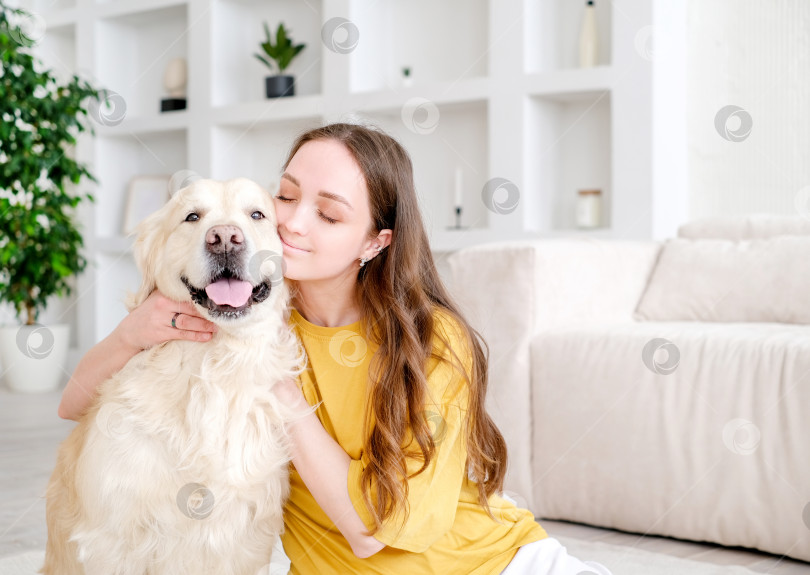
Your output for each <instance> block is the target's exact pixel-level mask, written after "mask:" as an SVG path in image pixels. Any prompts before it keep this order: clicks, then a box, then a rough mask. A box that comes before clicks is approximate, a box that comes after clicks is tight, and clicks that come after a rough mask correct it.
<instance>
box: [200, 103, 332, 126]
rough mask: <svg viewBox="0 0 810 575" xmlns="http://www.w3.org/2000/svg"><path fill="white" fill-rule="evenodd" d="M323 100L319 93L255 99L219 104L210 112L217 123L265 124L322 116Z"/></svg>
mask: <svg viewBox="0 0 810 575" xmlns="http://www.w3.org/2000/svg"><path fill="white" fill-rule="evenodd" d="M323 109H324V101H323V97H322V96H320V95H312V96H296V97H294V98H276V99H265V100H256V101H253V102H247V103H245V104H238V105H230V106H220V107H218V108H214V109H213V110H212V112H211V119H212V121H213V122H214V123H215V124H219V125H236V126H238V125H242V126H251V125H254V124H266V123H269V122H279V121H296V120H310V119H316V118H320V117H322V116H323Z"/></svg>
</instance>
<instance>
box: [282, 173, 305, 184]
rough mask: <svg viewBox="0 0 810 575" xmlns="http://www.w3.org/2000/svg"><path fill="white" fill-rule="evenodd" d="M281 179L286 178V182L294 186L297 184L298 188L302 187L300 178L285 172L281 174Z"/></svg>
mask: <svg viewBox="0 0 810 575" xmlns="http://www.w3.org/2000/svg"><path fill="white" fill-rule="evenodd" d="M281 177H282V178H284V179H285V180H290V181H291V182H292V183H293V184H295V185H296V186H298V187H300V186H301V182H299V181H298V178H296V177H295V176H292V175H290V174H288V173H287V172H284V173H283V174H281Z"/></svg>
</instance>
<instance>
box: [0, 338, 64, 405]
mask: <svg viewBox="0 0 810 575" xmlns="http://www.w3.org/2000/svg"><path fill="white" fill-rule="evenodd" d="M69 339H70V326H69V325H68V324H64V323H62V324H56V325H48V326H44V325H40V324H35V325H22V326H5V327H0V373H3V374H4V375H3V379H4V380H5V383H6V386H7V387H8V388H9V389H11V390H12V391H17V392H21V393H39V392H45V391H53V390H55V389H56V388H57V387H59V383H60V382H61V381H62V378H63V376H64V375H65V361H66V359H67V352H68V343H69Z"/></svg>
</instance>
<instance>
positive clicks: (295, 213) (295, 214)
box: [277, 204, 307, 236]
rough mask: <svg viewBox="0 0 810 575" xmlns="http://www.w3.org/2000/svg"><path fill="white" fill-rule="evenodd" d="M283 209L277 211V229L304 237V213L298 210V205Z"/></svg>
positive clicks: (305, 225)
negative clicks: (280, 228) (281, 228)
mask: <svg viewBox="0 0 810 575" xmlns="http://www.w3.org/2000/svg"><path fill="white" fill-rule="evenodd" d="M284 208H285V209H282V210H279V212H278V214H277V217H278V225H279V227H283V228H284V229H286V230H287V231H289V232H292V233H295V234H298V235H302V236H303V235H306V232H307V223H306V217H305V214H304V211H303V210H302V209H301V208H300V204H295V205H293V206H289V205H287V206H284Z"/></svg>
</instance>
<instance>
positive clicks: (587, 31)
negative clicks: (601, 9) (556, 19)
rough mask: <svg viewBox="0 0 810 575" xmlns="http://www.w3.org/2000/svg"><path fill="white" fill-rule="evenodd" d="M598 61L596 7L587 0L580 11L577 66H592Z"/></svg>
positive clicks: (591, 1) (591, 0) (590, 0)
mask: <svg viewBox="0 0 810 575" xmlns="http://www.w3.org/2000/svg"><path fill="white" fill-rule="evenodd" d="M598 61H599V35H598V32H597V29H596V7H595V6H594V5H593V0H588V3H587V4H586V5H585V10H584V11H583V13H582V27H581V29H580V31H579V66H580V68H593V67H594V66H596V65H597V63H598Z"/></svg>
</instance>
